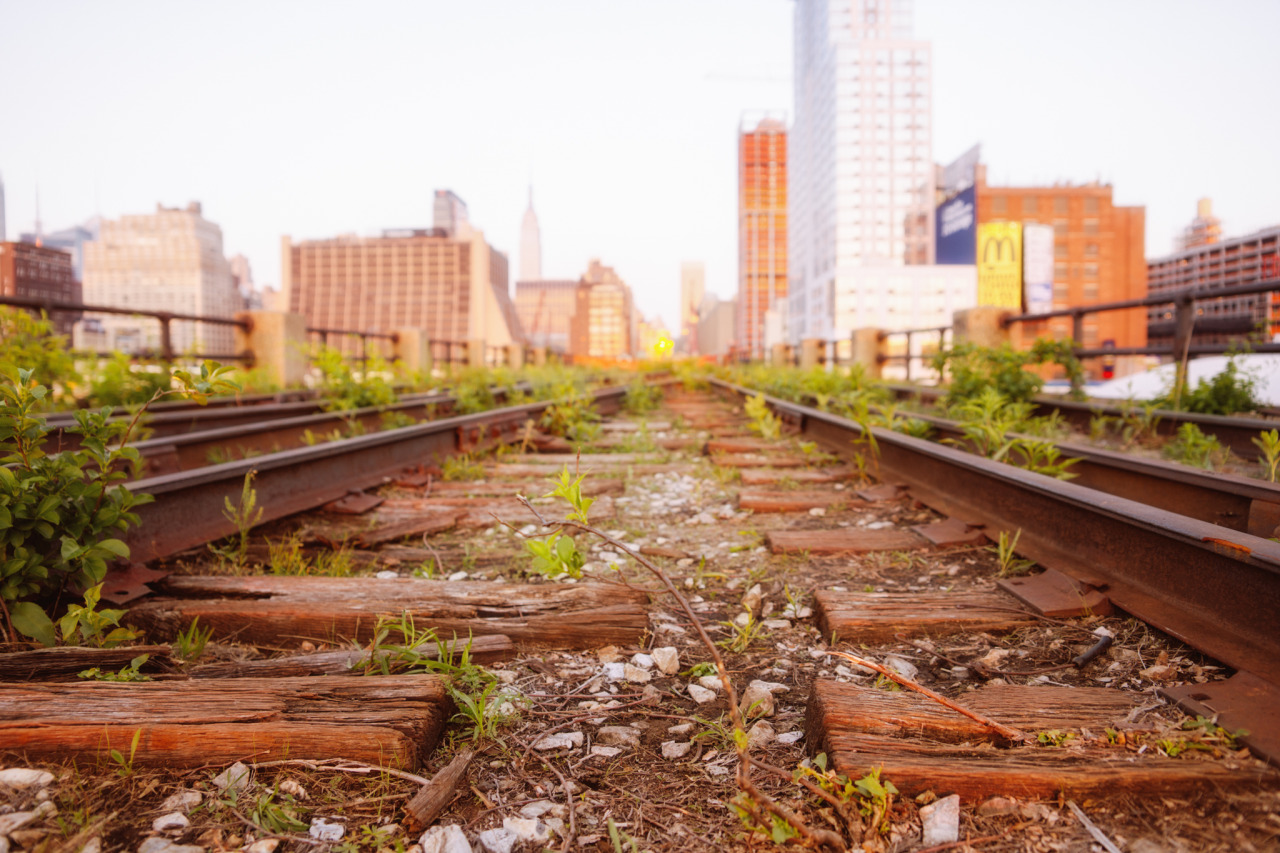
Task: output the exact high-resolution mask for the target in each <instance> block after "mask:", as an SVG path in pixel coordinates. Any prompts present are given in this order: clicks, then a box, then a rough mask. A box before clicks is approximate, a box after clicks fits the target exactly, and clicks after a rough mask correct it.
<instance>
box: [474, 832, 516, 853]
mask: <svg viewBox="0 0 1280 853" xmlns="http://www.w3.org/2000/svg"><path fill="white" fill-rule="evenodd" d="M518 843H520V837H519V836H518V835H516V834H515V833H514V832H512V831H511V830H509V829H507V828H506V827H503V826H500V827H498V828H496V829H486V830H485V831H484V832H482V833H480V834H479V835H478V836H476V844H478V845H479V846H480V850H481V851H482V853H512V851H513V850H515V849H516V845H517V844H518Z"/></svg>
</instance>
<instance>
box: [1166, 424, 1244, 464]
mask: <svg viewBox="0 0 1280 853" xmlns="http://www.w3.org/2000/svg"><path fill="white" fill-rule="evenodd" d="M1161 452H1162V453H1163V454H1164V455H1165V456H1166V457H1167V458H1169V459H1173V460H1174V461H1176V462H1181V463H1182V464H1183V465H1193V466H1195V467H1197V468H1204V469H1205V470H1208V471H1212V470H1213V469H1214V468H1215V467H1217V466H1219V465H1222V464H1223V463H1225V462H1226V461H1227V456H1228V455H1229V453H1228V451H1227V449H1226V448H1225V447H1223V446H1222V443H1221V442H1219V441H1218V437H1217V436H1215V435H1205V434H1204V433H1203V432H1201V431H1200V427H1198V426H1196V425H1195V424H1193V423H1190V422H1188V423H1184V424H1183V425H1182V426H1180V427H1178V432H1177V435H1176V436H1174V439H1173V441H1171V442H1169V443H1168V444H1167V445H1165V447H1164V450H1163V451H1161Z"/></svg>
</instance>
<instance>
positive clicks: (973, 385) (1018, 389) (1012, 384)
mask: <svg viewBox="0 0 1280 853" xmlns="http://www.w3.org/2000/svg"><path fill="white" fill-rule="evenodd" d="M1046 363H1054V364H1057V365H1059V366H1060V367H1062V368H1063V370H1064V371H1065V372H1066V374H1067V376H1068V378H1069V379H1070V380H1071V384H1072V388H1077V387H1079V386H1080V385H1081V384H1083V379H1084V368H1083V366H1082V365H1081V364H1080V361H1079V359H1077V358H1076V357H1075V352H1074V348H1073V344H1072V342H1071V341H1051V340H1048V339H1046V338H1040V339H1038V340H1037V341H1036V342H1035V343H1034V344H1032V346H1031V349H1030V350H1029V351H1023V350H1015V349H1014V348H1013V347H1012V346H1010V345H1009V344H1008V343H1005V344H1002V345H1000V346H998V347H983V346H978V345H977V344H973V343H968V342H965V343H959V344H956V345H955V346H953V347H951V348H949V349H942V350H938V351H937V352H936V353H934V355H933V357H932V359H931V365H932V367H933V369H934V370H935V371H937V372H938V374H939V375H943V373H944V371H945V372H946V373H949V374H950V383H949V384H948V385H947V397H946V404H947V406H948V407H950V406H954V405H956V404H958V403H960V402H961V401H963V400H968V399H970V398H973V397H976V396H978V395H979V394H981V393H982V392H983V391H984V390H985V389H987V388H994V389H995V390H996V391H998V392H1000V394H1001V396H1003V397H1005V398H1007V399H1009V400H1011V401H1013V402H1016V403H1024V402H1027V401H1029V400H1030V399H1031V398H1032V397H1034V396H1035V395H1036V394H1037V393H1039V391H1040V389H1041V387H1042V386H1043V385H1044V380H1043V379H1041V378H1040V377H1039V376H1038V375H1036V374H1034V373H1032V372H1031V371H1029V370H1026V367H1027V366H1028V365H1031V364H1046Z"/></svg>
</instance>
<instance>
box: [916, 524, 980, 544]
mask: <svg viewBox="0 0 1280 853" xmlns="http://www.w3.org/2000/svg"><path fill="white" fill-rule="evenodd" d="M911 529H912V530H913V531H915V532H916V533H919V534H920V535H921V536H923V537H924V538H925V539H928V540H929V542H930V544H932V545H933V546H934V547H935V548H954V547H956V546H957V545H977V544H979V543H981V542H985V541H986V534H984V533H983V532H982V525H980V524H967V523H965V522H963V521H960V520H959V519H957V518H945V519H943V520H942V521H939V522H935V523H934V524H913V525H912V526H911Z"/></svg>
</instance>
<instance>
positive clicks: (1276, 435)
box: [1253, 429, 1280, 483]
mask: <svg viewBox="0 0 1280 853" xmlns="http://www.w3.org/2000/svg"><path fill="white" fill-rule="evenodd" d="M1253 443H1254V444H1255V445H1257V447H1258V449H1259V450H1261V451H1262V458H1263V459H1264V460H1265V463H1266V466H1267V479H1268V480H1270V481H1271V482H1273V483H1274V482H1275V481H1276V469H1277V468H1280V430H1274V429H1273V430H1267V431H1266V432H1261V433H1259V434H1258V437H1257V438H1254V439H1253Z"/></svg>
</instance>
